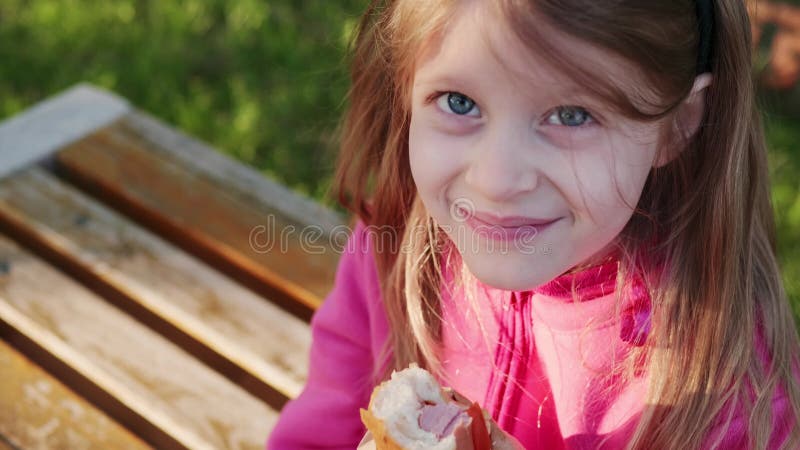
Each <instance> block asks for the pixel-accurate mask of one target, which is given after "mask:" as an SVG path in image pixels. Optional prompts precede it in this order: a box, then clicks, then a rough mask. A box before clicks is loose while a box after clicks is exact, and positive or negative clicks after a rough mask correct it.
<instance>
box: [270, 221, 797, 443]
mask: <svg viewBox="0 0 800 450" xmlns="http://www.w3.org/2000/svg"><path fill="white" fill-rule="evenodd" d="M615 275H616V263H615V262H611V263H606V264H604V265H601V266H596V267H593V268H590V269H587V270H585V271H582V272H578V273H576V274H569V275H561V276H559V277H557V278H556V279H554V280H552V281H550V282H548V283H546V284H545V285H543V286H540V287H539V288H537V289H535V290H533V291H524V292H512V291H504V290H499V289H494V288H491V287H489V286H486V285H482V284H480V283H479V284H478V292H477V293H478V300H479V301H478V303H479V311H478V314H477V315H478V316H480V318H481V322H483V330H484V331H485V333H486V334H485V336H486V338H484V335H483V333H482V332H481V331H479V330H480V329H481V327H479V326H478V325H477V321H476V314H473V313H471V312H468V313H466V314H465V313H464V312H465V311H471V310H470V309H469V308H468V306H467V305H466V299H465V296H464V293H463V291H461V290H457V291H456V292H452V293H451V292H449V290H448V289H445V290H444V291H443V299H442V302H443V304H442V308H443V311H442V312H443V317H444V326H443V330H442V333H443V340H444V345H445V348H446V353H445V356H444V358H443V365H444V369H445V374H446V376H445V377H444V378H445V379H442V380H440V381H441V382H442V383H443V384H444V385H447V386H451V387H453V388H454V389H456V390H457V391H459V392H461V393H462V394H464V395H466V396H467V397H469V398H471V399H473V400H477V401H478V402H479V403H481V405H482V406H483V407H484V408H486V409H487V410H488V411H489V412H490V414H491V415H492V417H493V418H494V419H495V420H496V421H497V422H498V424H499V425H500V426H501V428H503V429H504V430H505V431H506V432H508V433H510V434H512V435H513V436H515V437H516V438H517V439H518V440H519V441H520V442H521V443H522V444H523V445H524V446H525V447H526V448H528V449H597V448H607V449H616V448H622V447H623V446H624V443H625V442H627V440H628V439H629V438H630V436H631V432H632V431H633V429H634V428H635V426H636V423H637V420H638V417H639V414H640V413H641V410H642V407H643V398H644V394H645V389H646V377H644V376H641V377H639V378H636V379H635V380H634V381H633V382H632V383H630V384H628V385H627V386H626V387H624V388H622V389H619V388H616V389H610V390H609V389H608V386H609V385H608V383H607V382H605V381H603V379H602V378H601V377H600V376H598V374H599V373H602V372H603V369H604V368H606V367H608V364H609V362H610V361H612V359H613V358H614V357H615V356H619V355H621V354H622V353H623V352H625V351H626V349H628V348H629V347H630V346H631V345H641V343H642V340H643V338H644V337H645V336H646V334H647V332H648V330H649V298H648V297H647V294H646V291H645V290H644V289H641V287H640V286H638V285H634V286H632V287H631V288H630V291H629V295H627V296H626V298H627V299H626V300H625V303H624V305H623V311H624V312H623V314H622V316H621V319H619V318H616V317H615V315H614V311H613V309H614V308H613V306H614V296H613V295H612V294H613V287H614V277H615ZM446 276H447V279H448V280H449V279H450V274H449V273H448V274H447V275H446ZM573 277H577V278H578V279H577V282H578V283H577V284H578V286H579V288H578V293H579V295H580V298H581V302H580V303H573V302H572V301H568V300H566V299H567V296H568V291H567V289H566V286H569V285H570V284H571V282H572V278H573ZM588 324H592V325H593V326H592V327H589V328H587V327H586V325H588ZM311 326H312V333H313V344H312V347H311V364H310V369H309V375H308V381H307V384H306V387H305V389H304V390H303V392H302V393H301V394H300V396H299V397H297V398H296V399H294V400H293V401H290V402H289V403H288V404H287V405H286V406H285V408H284V409H283V411H282V413H281V417H280V419H279V421H278V424H277V425H276V427H275V428H274V430H273V431H272V434H271V435H270V438H269V441H268V444H267V448H268V449H273V450H291V449H312V448H315V449H316V448H326V449H354V448H355V447H356V446H357V444H358V442H359V441H360V440H361V438H362V436H363V435H364V433H365V431H366V430H365V428H364V426H363V425H362V423H361V420H360V416H359V408H366V407H367V405H368V403H369V396H370V394H371V392H372V389H373V387H374V386H373V384H372V382H371V381H370V375H371V373H372V370H373V367H374V365H375V364H377V361H378V358H379V352H380V350H381V346H382V345H383V344H384V342H385V341H386V339H387V336H388V323H387V320H386V317H385V313H384V311H383V308H382V303H381V293H380V289H379V285H378V278H377V271H376V267H375V263H374V259H373V257H372V248H371V242H370V241H369V239H368V235H367V233H366V232H365V227H364V224H363V223H362V222H360V221H359V222H358V224H357V226H356V229H355V231H354V233H353V235H352V236H351V238H350V240H349V242H348V246H347V248H346V249H345V252H344V253H343V254H342V257H341V259H340V262H339V267H338V270H337V275H336V282H335V285H334V288H333V290H332V291H331V293H330V294H329V295H328V297H327V298H326V300H325V302H324V304H323V305H322V307H321V308H320V309H319V310H318V311H317V313H316V314H315V316H314V318H313V320H312V323H311ZM493 366H494V367H496V370H495V369H493ZM734 417H735V419H734V422H733V424H732V426H731V427H730V428H729V429H728V433H727V434H726V436H724V437H723V441H722V442H723V445H722V446H721V447H719V448H723V449H738V448H742V447H741V445H742V444H741V442H742V439H743V436H744V434H745V432H746V424H747V418H746V415H745V414H744V411H736V413H735V415H734ZM773 417H774V418H775V423H776V427H775V430H774V431H775V432H774V433H773V436H772V441H771V442H770V448H778V447H779V446H780V443H782V442H783V440H784V439H785V437H786V435H787V433H788V431H789V427H790V423H789V418H790V417H791V412H790V410H789V407H788V402H787V400H786V398H785V397H783V396H779V397H777V398H776V399H775V400H774V402H773ZM717 435H719V432H716V433H714V434H713V435H712V436H710V437H709V438H710V439H713V438H714V437H716V436H717ZM601 442H603V443H602V445H601Z"/></svg>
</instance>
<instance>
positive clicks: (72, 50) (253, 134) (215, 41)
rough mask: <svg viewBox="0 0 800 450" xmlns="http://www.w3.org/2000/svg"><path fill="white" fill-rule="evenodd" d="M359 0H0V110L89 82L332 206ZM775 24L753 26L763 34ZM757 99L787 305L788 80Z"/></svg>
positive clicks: (799, 136) (793, 221)
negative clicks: (347, 53) (347, 60)
mask: <svg viewBox="0 0 800 450" xmlns="http://www.w3.org/2000/svg"><path fill="white" fill-rule="evenodd" d="M366 3H367V0H317V1H288V0H279V1H277V0H276V1H270V0H160V1H157V0H0V61H2V63H0V119H2V118H5V117H8V116H10V115H12V114H15V113H17V112H19V111H21V110H22V109H24V108H26V107H28V106H30V105H31V104H33V103H35V102H37V101H39V100H42V99H44V98H45V97H48V96H50V95H53V94H55V93H56V92H58V91H60V90H62V89H65V88H67V87H69V86H71V85H73V84H75V83H77V82H80V81H88V82H91V83H94V84H96V85H99V86H102V87H105V88H107V89H110V90H113V91H115V92H117V93H119V94H120V95H122V96H124V97H126V98H127V99H129V100H130V101H131V102H132V103H134V104H135V105H136V106H137V107H139V108H140V109H143V110H145V111H148V112H149V113H151V114H154V115H155V116H157V117H159V118H161V119H163V120H164V121H166V122H168V123H170V124H172V125H174V126H176V127H177V128H180V129H182V130H183V131H185V132H187V133H189V134H192V135H194V136H196V137H198V138H200V139H202V140H204V141H207V142H209V143H211V144H212V145H213V146H215V147H216V148H218V149H221V150H222V151H224V152H226V153H228V154H230V155H231V156H233V157H235V158H237V159H239V160H241V161H243V162H245V163H247V164H250V165H252V166H254V167H256V168H258V170H260V171H262V172H263V173H264V174H265V175H267V176H270V177H273V178H275V179H276V180H278V181H280V182H282V183H284V184H286V185H288V186H290V187H292V188H293V189H295V190H297V191H299V192H302V193H304V194H306V195H308V196H311V197H313V198H315V199H317V200H320V201H322V202H324V203H326V204H327V205H329V206H335V205H333V203H332V201H331V200H330V199H327V198H325V197H324V194H325V192H326V190H327V188H328V187H329V185H330V181H331V174H332V171H333V161H334V158H335V153H336V148H335V142H334V132H335V127H336V124H337V121H338V118H339V116H340V114H341V112H342V106H343V98H344V94H345V91H346V88H347V71H346V68H345V64H344V50H345V48H346V45H347V41H348V37H349V35H350V33H351V31H352V29H353V27H354V25H355V23H356V21H357V19H358V16H359V14H360V12H361V11H362V9H363V8H364V6H365V5H366ZM794 3H798V2H797V1H794ZM774 31H775V30H774V29H770V28H766V29H765V35H764V40H763V42H762V44H763V45H762V47H765V46H766V45H767V44H768V43H769V40H770V36H771V35H772V34H774ZM765 61H766V59H765V57H764V56H762V58H761V63H760V64H762V65H763V64H764V63H765ZM760 101H761V104H762V106H763V109H764V114H765V116H766V123H767V131H768V139H769V143H770V163H771V169H772V173H773V180H772V181H773V200H774V205H775V209H776V219H777V223H778V234H779V246H780V258H781V264H782V268H783V271H784V280H785V281H786V285H787V289H788V291H789V295H790V298H791V300H792V302H793V305H794V307H795V313H796V314H797V313H798V312H800V283H798V280H800V149H799V148H798V147H800V87H797V86H796V87H795V88H794V89H792V90H790V91H782V92H773V91H769V90H766V89H764V90H762V92H760Z"/></svg>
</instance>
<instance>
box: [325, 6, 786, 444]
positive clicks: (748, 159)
mask: <svg viewBox="0 0 800 450" xmlns="http://www.w3.org/2000/svg"><path fill="white" fill-rule="evenodd" d="M460 3H461V2H459V1H456V0H443V1H435V2H433V1H429V0H395V1H391V0H375V1H373V2H372V4H371V5H370V6H369V8H368V10H367V11H366V12H365V14H364V16H363V18H362V20H361V22H360V25H359V27H358V29H357V33H356V35H355V38H354V41H353V47H352V74H351V75H352V85H351V90H350V95H349V110H348V112H347V114H346V116H345V119H344V121H343V126H342V134H341V152H340V156H339V162H338V168H337V174H336V183H335V189H336V191H337V193H338V196H339V201H340V202H341V203H342V204H343V205H344V206H345V207H347V208H349V209H350V210H351V211H353V212H354V213H356V214H357V215H358V217H360V218H361V219H362V220H364V222H365V223H366V224H367V225H370V226H376V227H379V228H380V229H382V230H391V233H381V234H380V235H377V236H373V237H374V238H375V239H379V240H381V241H382V242H376V243H375V247H376V248H381V249H383V250H384V251H382V252H379V253H376V254H375V255H374V256H375V258H376V263H377V267H378V273H379V277H380V282H381V290H382V295H383V301H384V304H385V308H386V314H387V317H388V320H389V323H390V326H391V332H390V340H389V342H388V347H387V348H386V349H385V350H386V352H385V355H386V357H387V359H386V361H385V362H384V364H383V365H380V367H377V368H376V370H377V371H378V373H377V375H376V377H377V378H382V377H383V378H385V377H386V376H387V374H388V373H389V372H390V371H391V370H392V369H401V368H404V367H406V366H408V364H409V363H410V362H417V363H418V364H420V365H422V366H424V367H428V368H430V369H432V370H434V371H436V370H438V368H439V362H438V360H437V357H436V355H437V343H438V341H439V338H440V322H441V316H440V310H441V306H440V302H441V300H440V296H439V294H440V288H441V286H440V284H441V280H442V270H441V267H440V263H441V261H442V258H441V256H442V255H443V252H446V251H447V250H448V249H449V248H450V247H448V245H447V242H446V237H444V236H443V235H442V233H441V232H440V230H438V229H437V226H436V224H435V223H434V222H433V220H432V219H431V218H430V217H429V216H428V214H427V213H426V211H425V208H424V207H423V206H422V204H421V202H420V201H419V199H418V197H417V195H416V189H415V186H414V182H413V179H412V177H411V170H410V167H409V163H408V129H409V118H410V106H409V90H410V84H411V80H412V79H413V68H414V64H415V61H416V56H417V55H418V54H419V53H420V51H421V49H422V48H423V46H424V45H425V43H426V42H429V41H430V40H431V39H433V38H435V37H436V36H438V35H439V34H440V33H443V32H445V30H446V26H447V20H448V17H450V16H451V15H452V12H453V10H454V8H455V7H457V6H458V5H459V4H460ZM714 3H715V7H714V8H715V13H714V14H715V28H714V38H713V41H712V55H713V59H712V68H711V71H712V73H713V76H714V79H713V83H712V85H711V86H710V88H709V89H708V92H707V100H706V102H707V103H706V108H707V110H706V119H705V121H704V123H703V125H702V126H701V127H700V129H699V131H698V132H697V133H696V134H695V135H694V136H693V137H692V138H691V140H690V141H683V140H681V138H680V133H675V132H674V128H673V127H672V126H671V125H672V124H673V123H674V118H675V112H676V109H677V106H678V105H679V104H680V103H681V101H682V100H683V99H685V98H686V96H687V95H688V93H689V92H690V90H691V87H692V84H693V81H694V78H695V75H696V72H695V69H696V64H697V49H698V39H699V37H698V34H699V33H698V31H697V30H698V27H697V23H696V16H695V2H694V1H692V0H651V1H648V2H646V3H642V2H641V1H637V0H629V1H619V2H614V7H613V8H609V7H607V6H606V5H605V4H603V2H599V3H598V2H597V1H596V0H502V1H498V2H497V5H496V6H497V7H498V8H499V11H501V12H502V14H503V16H504V17H505V19H506V21H507V23H508V25H509V27H510V29H511V30H512V31H513V32H514V33H515V34H516V35H517V36H518V37H519V38H520V40H521V42H523V43H525V44H526V45H528V46H529V47H530V48H531V50H532V51H535V52H537V54H540V55H543V56H544V57H545V58H547V60H548V61H550V62H551V63H552V64H553V65H554V66H555V67H558V68H561V69H563V73H565V74H569V76H570V77H572V78H573V79H574V81H576V82H578V83H580V84H581V85H583V86H585V87H587V88H589V89H591V90H592V91H593V93H595V94H596V95H597V96H598V97H600V98H602V99H604V100H605V101H606V102H607V104H609V105H612V106H614V107H615V108H616V110H617V111H619V112H621V113H622V114H624V115H625V116H627V117H629V118H633V119H636V120H641V121H657V120H662V121H663V122H664V123H665V124H669V125H670V126H665V127H664V130H665V131H664V133H663V136H662V140H661V142H660V144H659V151H666V150H665V149H666V148H668V147H670V148H671V149H673V150H674V148H675V146H680V147H681V148H682V151H681V152H680V153H679V155H678V156H677V157H676V159H675V160H673V161H672V162H671V163H669V164H667V165H665V166H663V167H660V168H657V169H654V170H653V171H652V172H651V174H650V176H649V178H648V180H647V182H646V184H645V187H644V190H643V192H642V196H641V198H640V200H639V203H638V204H637V205H635V206H636V208H635V211H634V216H633V217H632V218H631V220H630V222H629V223H628V224H627V225H626V227H625V229H624V230H623V231H622V232H621V233H620V235H619V236H618V237H617V239H616V241H615V243H616V245H617V247H618V248H619V249H620V254H621V255H622V256H621V259H620V263H621V265H620V275H619V276H618V280H617V282H618V285H617V287H618V289H617V291H618V292H620V291H621V288H622V287H623V286H625V285H626V284H627V283H629V282H630V281H631V278H632V277H633V276H634V274H635V273H645V274H648V276H647V278H646V279H647V280H648V290H649V293H650V296H651V298H652V305H653V307H652V324H653V326H652V330H651V332H650V334H649V336H648V338H647V342H646V345H645V346H644V347H643V349H642V350H641V351H636V352H633V354H632V355H631V360H633V359H636V360H637V361H639V363H641V362H642V361H644V365H645V367H646V370H647V373H648V374H649V380H650V381H649V383H650V385H649V389H648V396H647V398H646V399H645V407H644V410H643V414H642V416H641V419H640V421H639V424H638V426H637V428H636V430H635V432H634V435H633V438H632V441H631V442H630V443H629V448H632V449H644V448H658V449H686V448H697V447H699V446H700V445H701V443H703V442H706V441H705V439H706V438H707V435H708V433H709V431H710V430H711V429H712V427H714V426H715V425H716V424H718V423H720V421H721V422H722V423H724V422H725V420H726V419H730V417H727V416H726V414H725V413H724V412H725V411H727V408H728V407H729V406H730V405H732V404H733V403H734V402H740V404H741V405H742V406H743V407H744V408H745V410H746V411H751V415H750V417H749V419H750V423H749V425H750V430H751V433H750V439H751V442H750V444H751V446H752V447H754V448H765V447H766V446H767V442H768V440H769V437H770V431H771V430H772V428H773V423H772V418H771V408H772V400H773V398H774V396H775V394H776V392H777V391H778V390H780V391H782V392H784V393H785V395H786V396H787V398H788V399H789V403H790V408H789V409H790V411H791V412H792V413H793V415H794V418H793V422H792V423H791V425H790V427H791V428H792V429H793V430H792V434H791V439H790V442H789V443H788V445H787V446H786V448H794V447H797V446H800V431H799V430H798V429H800V427H799V426H798V417H800V389H798V383H797V380H796V379H795V378H794V376H793V373H792V371H793V370H797V363H798V361H797V356H798V354H800V351H799V350H800V345H798V342H799V341H798V335H797V330H796V327H795V323H794V319H793V315H792V312H791V309H790V307H789V303H788V299H787V296H786V293H785V290H784V287H783V285H782V281H781V277H780V269H779V266H778V263H777V260H776V243H775V225H774V223H773V220H774V219H773V208H772V205H771V203H770V190H769V178H768V167H767V150H766V144H765V139H764V135H763V131H762V124H761V117H760V115H759V112H758V110H757V108H756V101H755V98H754V97H755V94H754V93H755V88H754V81H753V80H754V77H753V73H752V60H751V57H752V56H751V37H750V25H749V18H748V15H747V11H746V8H745V4H744V1H743V0H730V1H728V0H720V1H715V2H714ZM542 22H545V23H547V24H549V25H550V26H553V27H555V28H556V29H558V30H560V31H561V32H563V33H566V34H568V35H571V36H574V37H577V38H579V39H582V40H583V41H585V42H588V43H590V44H592V45H595V46H597V47H600V48H603V49H606V50H608V51H611V52H613V53H615V54H617V55H620V56H621V57H623V58H625V59H626V60H628V61H631V62H633V63H634V64H636V66H637V67H639V68H641V70H642V73H643V74H644V75H645V77H646V79H647V81H648V83H649V84H650V86H651V87H652V88H653V90H654V91H655V92H656V93H657V94H658V97H659V98H660V99H662V100H663V103H661V104H655V105H650V106H652V107H655V108H657V112H655V113H653V112H652V111H650V110H649V112H644V111H641V110H640V109H637V107H636V106H635V105H634V102H633V101H632V99H630V98H629V97H628V95H627V90H626V89H625V86H618V85H615V84H614V83H613V80H610V79H606V78H603V76H602V74H600V75H598V74H597V73H594V72H592V70H591V68H587V67H584V66H582V65H581V62H580V61H574V60H570V59H569V56H568V55H566V54H565V53H564V52H559V51H558V47H557V42H552V40H551V39H548V36H547V35H544V34H543V33H542V31H541V29H540V27H537V26H535V25H536V24H537V23H542ZM650 242H655V244H654V245H652V246H648V247H645V246H644V245H643V243H650ZM401 248H402V251H400V249H401ZM645 248H646V249H647V251H648V252H652V253H653V254H654V255H658V257H657V258H652V257H651V255H648V257H647V258H644V257H643V252H644V251H645V250H643V249H645ZM648 261H668V264H665V265H656V264H648ZM659 267H660V268H664V269H663V272H658V270H659V269H658V268H659ZM650 275H652V276H650ZM758 333H760V336H761V338H760V339H761V340H762V341H763V347H764V349H765V352H766V356H767V357H768V358H769V359H770V360H771V364H764V363H763V361H762V360H761V359H760V357H759V354H758V352H757V351H756V347H757V341H756V339H757V338H756V334H758Z"/></svg>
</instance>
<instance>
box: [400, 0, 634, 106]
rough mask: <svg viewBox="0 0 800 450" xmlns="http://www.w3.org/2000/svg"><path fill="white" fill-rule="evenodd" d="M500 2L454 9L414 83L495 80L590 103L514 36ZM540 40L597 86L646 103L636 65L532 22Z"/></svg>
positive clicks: (432, 42)
mask: <svg viewBox="0 0 800 450" xmlns="http://www.w3.org/2000/svg"><path fill="white" fill-rule="evenodd" d="M497 4H498V3H497V2H466V3H465V4H464V3H462V4H460V5H459V6H457V7H455V8H454V9H455V10H454V13H453V15H452V16H451V19H450V21H449V22H448V23H447V25H446V26H445V27H444V29H443V31H442V33H440V34H439V35H437V36H434V37H432V38H431V39H430V41H429V42H428V43H427V45H426V46H425V47H424V48H423V51H421V52H420V54H419V58H418V59H417V61H416V64H415V69H414V82H415V84H419V83H435V82H438V81H444V82H448V81H457V80H462V81H463V80H464V79H467V80H469V79H471V78H477V77H484V78H485V77H486V76H489V77H490V78H491V82H492V83H493V84H495V85H497V86H508V85H511V86H514V87H518V88H522V89H521V92H522V93H524V95H534V96H535V95H537V94H542V93H546V94H548V95H565V94H568V95H571V96H581V97H591V94H590V91H589V90H588V89H586V87H585V86H582V85H580V84H579V83H577V82H576V81H575V80H573V79H572V77H571V76H570V75H571V74H570V73H565V71H564V69H559V68H557V67H556V66H555V65H554V64H553V63H551V62H550V60H549V59H548V58H547V57H545V56H544V55H542V54H539V53H538V52H536V51H534V46H533V45H526V43H525V42H523V41H521V40H520V38H519V37H518V34H516V33H514V32H513V30H512V29H511V27H510V24H509V22H508V21H507V20H506V18H505V17H504V12H503V11H501V10H500V8H499V7H497ZM533 23H535V24H536V26H537V30H536V32H537V34H538V35H540V36H542V37H544V38H546V39H548V40H549V42H551V43H552V48H555V49H557V51H558V52H559V53H561V54H562V55H563V56H564V57H566V59H567V60H569V61H572V62H573V63H577V64H580V65H581V67H583V68H588V69H589V70H590V72H592V73H593V77H594V74H596V77H597V79H598V80H603V81H606V82H611V84H612V85H616V86H620V87H622V89H623V91H627V92H629V93H631V94H633V95H630V96H629V97H631V98H635V97H637V96H641V98H644V96H645V95H646V94H645V91H647V89H646V83H644V81H643V78H642V77H641V76H640V75H639V71H638V69H637V67H635V65H634V64H632V63H630V62H628V61H626V60H624V59H623V58H621V57H620V56H618V55H615V54H613V53H612V52H610V51H607V50H605V49H602V48H599V47H597V46H594V45H591V44H590V43H588V42H585V41H582V40H580V39H577V38H575V37H572V36H570V35H568V34H565V33H563V32H561V31H559V30H557V29H556V28H555V27H553V26H552V25H549V24H547V23H546V22H545V21H543V20H534V22H533Z"/></svg>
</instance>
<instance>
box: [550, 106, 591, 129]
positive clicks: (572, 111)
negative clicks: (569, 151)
mask: <svg viewBox="0 0 800 450" xmlns="http://www.w3.org/2000/svg"><path fill="white" fill-rule="evenodd" d="M592 120H594V119H592V115H591V114H589V111H586V110H585V109H583V108H581V107H580V106H559V107H558V108H556V110H555V111H553V114H551V115H550V116H549V117H548V118H547V123H549V124H552V125H565V126H568V127H579V126H581V125H583V124H585V123H587V122H590V121H592Z"/></svg>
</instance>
